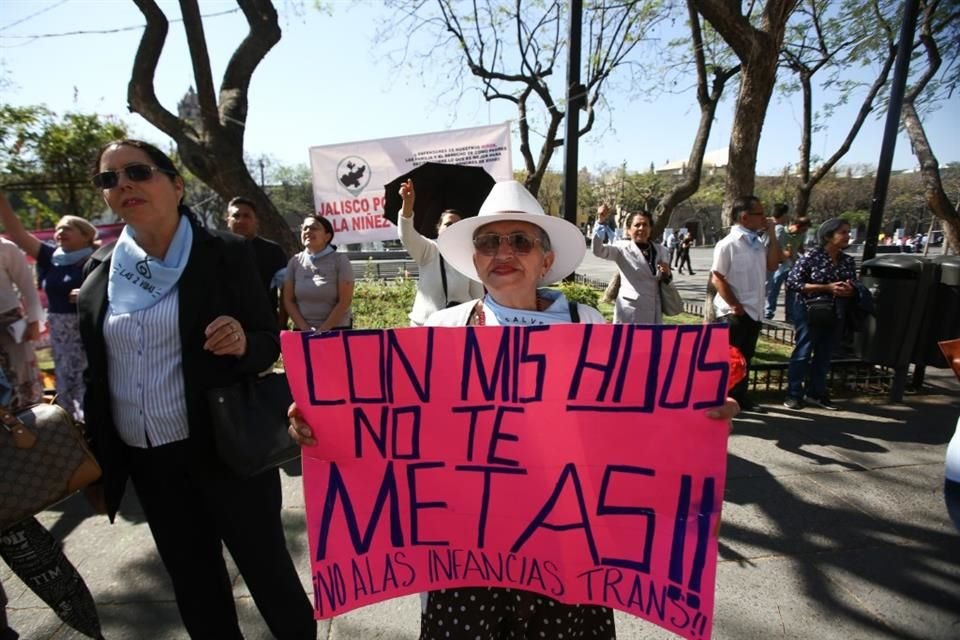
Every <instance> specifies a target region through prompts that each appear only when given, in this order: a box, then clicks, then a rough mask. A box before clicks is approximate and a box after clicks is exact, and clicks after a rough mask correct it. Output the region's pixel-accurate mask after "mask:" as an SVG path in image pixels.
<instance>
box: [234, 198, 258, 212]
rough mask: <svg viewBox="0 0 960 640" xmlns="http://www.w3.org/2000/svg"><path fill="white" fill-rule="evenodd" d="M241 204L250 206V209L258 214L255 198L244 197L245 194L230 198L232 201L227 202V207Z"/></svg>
mask: <svg viewBox="0 0 960 640" xmlns="http://www.w3.org/2000/svg"><path fill="white" fill-rule="evenodd" d="M241 204H245V205H247V206H248V207H250V209H252V210H253V213H254V215H256V213H257V205H255V204H253V200H251V199H250V198H244V197H243V196H234V197H232V198H230V202H228V203H227V208H228V209H229V208H230V207H234V206H237V205H241Z"/></svg>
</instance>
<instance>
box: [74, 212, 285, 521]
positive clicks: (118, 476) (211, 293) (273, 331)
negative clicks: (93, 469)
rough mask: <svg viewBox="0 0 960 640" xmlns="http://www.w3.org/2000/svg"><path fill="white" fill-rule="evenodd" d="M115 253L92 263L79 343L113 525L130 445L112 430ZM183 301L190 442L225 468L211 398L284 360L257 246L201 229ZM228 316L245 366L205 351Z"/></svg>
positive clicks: (83, 292) (196, 231)
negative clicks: (220, 319) (106, 329)
mask: <svg viewBox="0 0 960 640" xmlns="http://www.w3.org/2000/svg"><path fill="white" fill-rule="evenodd" d="M112 250H113V247H112V245H111V246H110V247H106V248H104V249H101V250H100V251H98V252H97V253H96V254H94V256H91V258H90V261H89V263H88V265H87V276H86V280H85V281H84V283H83V286H82V287H81V289H80V296H79V299H78V305H77V306H78V313H79V318H80V335H81V338H82V339H83V346H84V350H85V351H86V354H87V370H86V372H85V374H84V380H85V382H86V385H87V392H86V396H85V401H84V414H85V419H86V423H87V428H88V431H89V433H90V436H91V439H92V444H93V450H94V453H95V454H96V456H97V459H98V460H99V462H100V465H101V466H102V467H103V483H104V485H105V490H106V500H107V510H108V515H109V516H110V520H111V521H113V519H114V517H115V516H116V513H117V508H118V507H119V505H120V499H121V498H122V497H123V492H124V488H125V487H126V482H127V476H128V475H129V473H128V468H127V463H126V456H125V454H124V445H123V443H122V441H121V440H120V438H119V436H118V435H117V431H116V429H115V427H114V424H113V415H112V410H111V406H110V382H109V380H108V375H107V373H108V368H107V350H106V343H105V341H104V338H103V322H104V318H105V317H106V311H107V280H108V275H109V273H110V269H111V256H112V253H113V251H112ZM177 296H178V297H179V304H180V309H179V324H180V339H181V342H182V350H183V368H182V371H183V381H184V389H185V391H186V403H187V420H188V423H189V427H190V437H189V440H188V442H189V444H190V446H191V448H192V452H193V454H194V455H196V456H199V457H200V459H201V460H202V461H203V464H207V465H219V464H220V462H219V459H218V458H217V455H216V449H215V447H214V442H213V434H212V431H211V429H210V412H209V409H208V407H207V398H206V393H207V390H208V389H211V388H216V387H224V386H227V385H230V384H232V383H233V382H236V381H238V380H240V379H242V378H243V376H244V375H246V374H255V373H258V372H261V371H263V370H265V369H267V368H268V367H270V365H272V364H273V363H274V362H275V361H276V359H277V356H278V355H279V353H280V339H279V335H278V331H277V321H276V318H275V317H274V315H273V313H272V312H271V310H270V305H269V303H268V302H267V298H266V293H265V292H264V290H263V287H262V286H260V276H259V274H258V273H257V268H256V262H255V260H254V256H253V251H252V249H251V247H250V244H249V243H248V242H246V241H244V240H243V239H242V238H241V237H240V236H236V235H233V234H232V233H226V232H210V231H207V230H206V229H203V228H202V227H200V226H198V225H197V224H194V226H193V246H192V248H191V249H190V257H189V259H188V261H187V266H186V268H185V269H184V271H183V274H182V275H181V277H180V281H179V283H178V287H177ZM221 315H228V316H231V317H233V318H235V319H236V320H237V321H239V322H240V324H241V325H242V326H243V328H244V332H245V333H246V336H247V352H246V354H244V356H243V357H241V358H237V357H235V356H215V355H213V354H211V353H210V352H208V351H205V350H204V349H203V343H204V341H205V340H206V336H205V335H204V329H205V328H206V327H207V325H208V324H210V322H212V321H213V320H214V319H215V318H216V317H217V316H221ZM128 357H129V356H128Z"/></svg>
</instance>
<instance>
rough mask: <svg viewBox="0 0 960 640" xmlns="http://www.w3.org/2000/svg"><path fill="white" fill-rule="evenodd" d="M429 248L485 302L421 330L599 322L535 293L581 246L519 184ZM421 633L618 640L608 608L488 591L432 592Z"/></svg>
mask: <svg viewBox="0 0 960 640" xmlns="http://www.w3.org/2000/svg"><path fill="white" fill-rule="evenodd" d="M437 245H438V247H439V249H440V254H441V255H442V256H443V259H444V260H445V261H446V262H447V263H449V264H450V266H452V267H453V268H455V269H457V270H458V271H460V272H461V273H463V274H464V275H466V276H467V277H469V278H472V279H475V280H479V281H480V282H482V283H483V285H484V286H485V287H486V289H487V294H486V295H485V296H484V297H483V298H481V299H478V300H472V301H470V302H465V303H463V304H460V305H457V306H455V307H450V308H449V309H442V310H440V311H437V312H436V313H434V314H433V315H431V316H430V317H429V318H427V322H426V324H427V325H428V326H454V327H455V326H465V325H468V324H469V325H490V326H493V325H518V324H519V325H538V324H555V323H565V322H585V323H595V324H599V323H604V322H605V320H604V318H603V316H602V315H601V314H600V312H599V311H597V310H596V309H594V308H593V307H590V306H587V305H583V304H574V303H571V302H568V301H567V299H566V297H565V296H564V295H563V293H561V292H559V291H556V290H553V289H544V288H541V287H542V285H547V284H552V283H554V282H557V281H559V280H561V279H562V278H564V277H565V276H567V275H569V274H570V273H572V272H573V271H574V269H576V268H577V266H578V265H579V264H580V261H581V260H582V259H583V255H584V253H585V252H586V246H585V245H584V242H583V234H582V233H581V232H580V230H579V229H577V227H576V226H575V225H573V224H571V223H569V222H567V221H566V220H564V219H562V218H554V217H551V216H548V215H546V214H545V213H544V212H543V208H542V207H541V206H540V203H538V202H537V200H536V198H534V197H533V195H531V194H530V192H529V191H527V190H526V188H525V187H524V186H523V185H522V184H520V183H518V182H515V181H508V182H499V183H497V184H496V185H495V186H494V187H493V190H492V191H491V192H490V195H489V196H487V199H486V201H484V203H483V206H481V207H480V212H479V214H478V215H477V216H476V217H473V218H467V219H466V220H462V221H460V222H458V223H457V224H455V225H453V226H451V227H450V228H449V229H447V230H446V231H445V232H444V233H443V234H442V235H441V236H440V237H439V238H438V240H437ZM737 410H738V408H737V405H736V403H735V402H732V401H731V402H728V403H727V404H726V405H724V407H722V408H719V409H715V410H713V411H711V412H708V415H710V416H711V417H714V418H717V419H722V420H729V419H730V418H732V417H733V416H734V415H736V413H737ZM290 415H291V425H290V428H289V432H290V436H291V437H292V438H293V439H294V440H296V441H297V442H298V443H300V444H301V445H304V446H311V445H314V444H316V440H315V439H314V438H313V431H312V430H311V428H310V426H309V425H307V424H305V423H304V422H303V421H302V420H301V419H300V416H299V412H298V411H297V409H296V407H292V408H291V411H290ZM547 613H549V615H547ZM420 624H421V628H420V639H421V640H433V639H438V640H439V639H443V638H479V639H481V640H499V639H500V638H580V637H588V638H601V639H608V640H609V639H613V638H616V631H615V628H614V622H613V611H612V610H610V609H608V608H606V607H601V606H595V605H570V604H564V603H562V602H558V601H556V600H553V599H552V598H549V597H547V596H544V595H541V594H538V593H533V592H529V591H523V590H516V589H513V590H504V589H500V588H495V587H469V588H459V589H444V590H439V591H432V592H430V594H429V598H428V602H427V606H426V607H425V609H424V611H423V614H422V616H421V618H420Z"/></svg>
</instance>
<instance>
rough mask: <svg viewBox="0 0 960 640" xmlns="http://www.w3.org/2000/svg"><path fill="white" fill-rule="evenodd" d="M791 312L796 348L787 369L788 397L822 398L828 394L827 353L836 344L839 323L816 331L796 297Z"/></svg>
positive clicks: (829, 352)
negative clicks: (806, 396)
mask: <svg viewBox="0 0 960 640" xmlns="http://www.w3.org/2000/svg"><path fill="white" fill-rule="evenodd" d="M792 303H793V307H792V308H791V309H790V314H791V317H792V318H793V327H794V330H793V338H794V343H795V346H794V347H793V353H792V354H790V364H789V366H788V367H787V395H788V396H791V397H793V398H798V399H800V398H803V396H804V388H806V395H808V396H811V397H813V398H823V397H826V396H827V395H828V394H827V374H828V373H829V372H830V354H831V352H832V351H833V345H834V343H835V342H836V337H837V332H838V330H839V322H837V323H836V324H835V325H833V326H831V327H824V328H817V327H811V326H810V325H809V324H807V307H806V306H805V305H804V304H803V302H802V301H801V300H800V298H799V296H795V297H794V299H793V300H792Z"/></svg>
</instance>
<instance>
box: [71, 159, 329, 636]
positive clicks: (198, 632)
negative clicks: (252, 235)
mask: <svg viewBox="0 0 960 640" xmlns="http://www.w3.org/2000/svg"><path fill="white" fill-rule="evenodd" d="M94 172H95V175H94V184H95V185H96V186H97V188H99V189H101V190H102V192H103V197H104V200H105V201H106V203H107V205H108V206H110V208H111V209H112V210H113V211H114V212H115V213H116V214H117V215H118V216H120V218H122V219H123V221H124V222H125V223H126V225H127V226H126V227H125V229H124V232H123V233H122V234H121V237H120V239H119V240H118V241H117V242H116V243H115V245H112V246H110V247H107V248H104V249H101V250H100V251H98V252H97V254H95V255H94V256H93V257H92V258H91V261H90V263H89V265H88V273H87V278H86V280H85V282H84V285H83V287H82V288H81V290H80V295H79V302H78V307H79V308H78V310H79V315H80V329H81V335H82V338H83V344H84V349H85V350H86V353H87V359H88V362H89V367H88V370H87V373H86V383H87V393H86V405H85V406H86V411H87V413H86V419H87V424H88V425H89V427H90V432H91V436H92V439H93V445H94V450H95V452H96V454H97V456H98V458H99V460H100V462H101V465H102V466H103V471H104V475H103V489H104V499H105V503H106V509H107V513H108V515H109V517H110V519H111V521H112V520H113V519H114V518H115V517H116V513H117V509H118V506H119V504H120V499H121V497H122V496H123V492H124V489H125V486H126V482H127V479H128V478H129V479H130V480H131V482H132V483H133V486H134V488H135V489H136V491H137V495H138V497H139V498H140V502H141V504H142V506H143V509H144V513H145V515H146V518H147V522H148V524H149V525H150V531H151V533H152V534H153V537H154V541H155V542H156V544H157V550H158V551H159V553H160V557H161V559H162V560H163V563H164V566H165V567H166V568H167V571H168V573H169V574H170V578H171V580H172V582H173V586H174V592H175V596H176V601H177V606H178V608H179V610H180V614H181V617H182V618H183V622H184V626H185V627H186V628H187V631H188V632H189V634H190V636H191V637H193V638H242V637H243V636H242V634H241V632H240V628H239V624H238V622H237V613H236V609H235V606H234V599H233V593H232V586H231V583H230V578H229V575H228V573H227V569H226V564H225V562H224V559H223V553H222V545H226V547H227V549H228V550H229V551H230V554H231V556H232V557H233V559H234V561H235V562H236V564H237V567H238V568H239V570H240V573H241V575H242V576H243V578H244V580H245V581H246V583H247V586H248V587H249V589H250V593H251V595H252V596H253V599H254V601H255V602H256V604H257V607H258V608H259V610H260V613H261V614H262V615H263V618H264V620H265V621H266V623H267V625H268V626H269V627H270V630H271V631H272V632H273V634H274V635H275V636H276V637H277V638H298V639H299V638H310V639H313V638H315V637H316V622H315V620H314V619H313V608H312V607H311V605H310V603H309V601H308V600H307V597H306V594H305V593H304V591H303V587H302V585H301V584H300V581H299V578H298V576H297V573H296V570H295V568H294V565H293V561H292V560H291V558H290V554H289V552H288V551H287V549H286V545H285V540H284V534H283V527H282V523H281V520H280V509H281V491H280V478H279V472H278V471H277V470H276V469H273V470H271V471H268V472H265V473H262V474H260V475H257V476H255V477H252V478H243V477H239V476H237V475H235V474H233V473H232V472H230V471H229V470H228V469H227V468H226V467H225V466H224V465H223V463H222V462H221V461H220V459H219V458H218V456H217V454H216V449H215V446H214V442H213V434H212V432H211V429H210V422H211V419H210V413H209V410H208V408H207V399H206V394H207V391H208V390H209V389H211V388H215V387H222V386H227V385H229V384H231V383H233V382H236V381H237V380H240V379H242V378H243V376H245V375H249V374H255V373H257V372H260V371H263V370H265V369H267V368H269V367H270V366H271V365H272V364H273V362H274V361H275V360H276V358H277V356H278V354H279V339H278V335H277V326H276V321H275V319H274V317H273V315H272V313H271V311H270V306H269V303H268V301H267V299H266V296H265V294H264V292H263V290H262V287H259V286H253V285H254V284H257V283H258V276H257V272H256V267H255V263H254V258H253V254H252V251H251V249H250V247H249V245H248V244H247V243H245V242H244V241H243V240H242V239H241V238H239V237H237V236H233V235H232V234H226V233H217V232H214V233H211V232H208V231H207V230H205V229H203V228H202V227H201V226H200V225H199V224H197V222H196V219H195V218H194V216H193V214H191V213H190V211H189V209H187V208H186V207H184V206H182V205H181V204H180V201H181V198H182V196H183V180H182V178H181V177H180V175H179V173H178V171H177V169H176V167H175V166H174V165H173V163H172V162H171V161H170V159H169V158H168V157H167V156H166V155H164V154H163V152H161V151H160V150H158V149H156V148H155V147H153V146H151V145H149V144H146V143H143V142H140V141H136V140H122V141H118V142H113V143H110V144H108V145H106V146H105V147H104V148H103V149H102V150H101V151H100V153H99V154H98V156H97V158H96V163H95V168H94Z"/></svg>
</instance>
